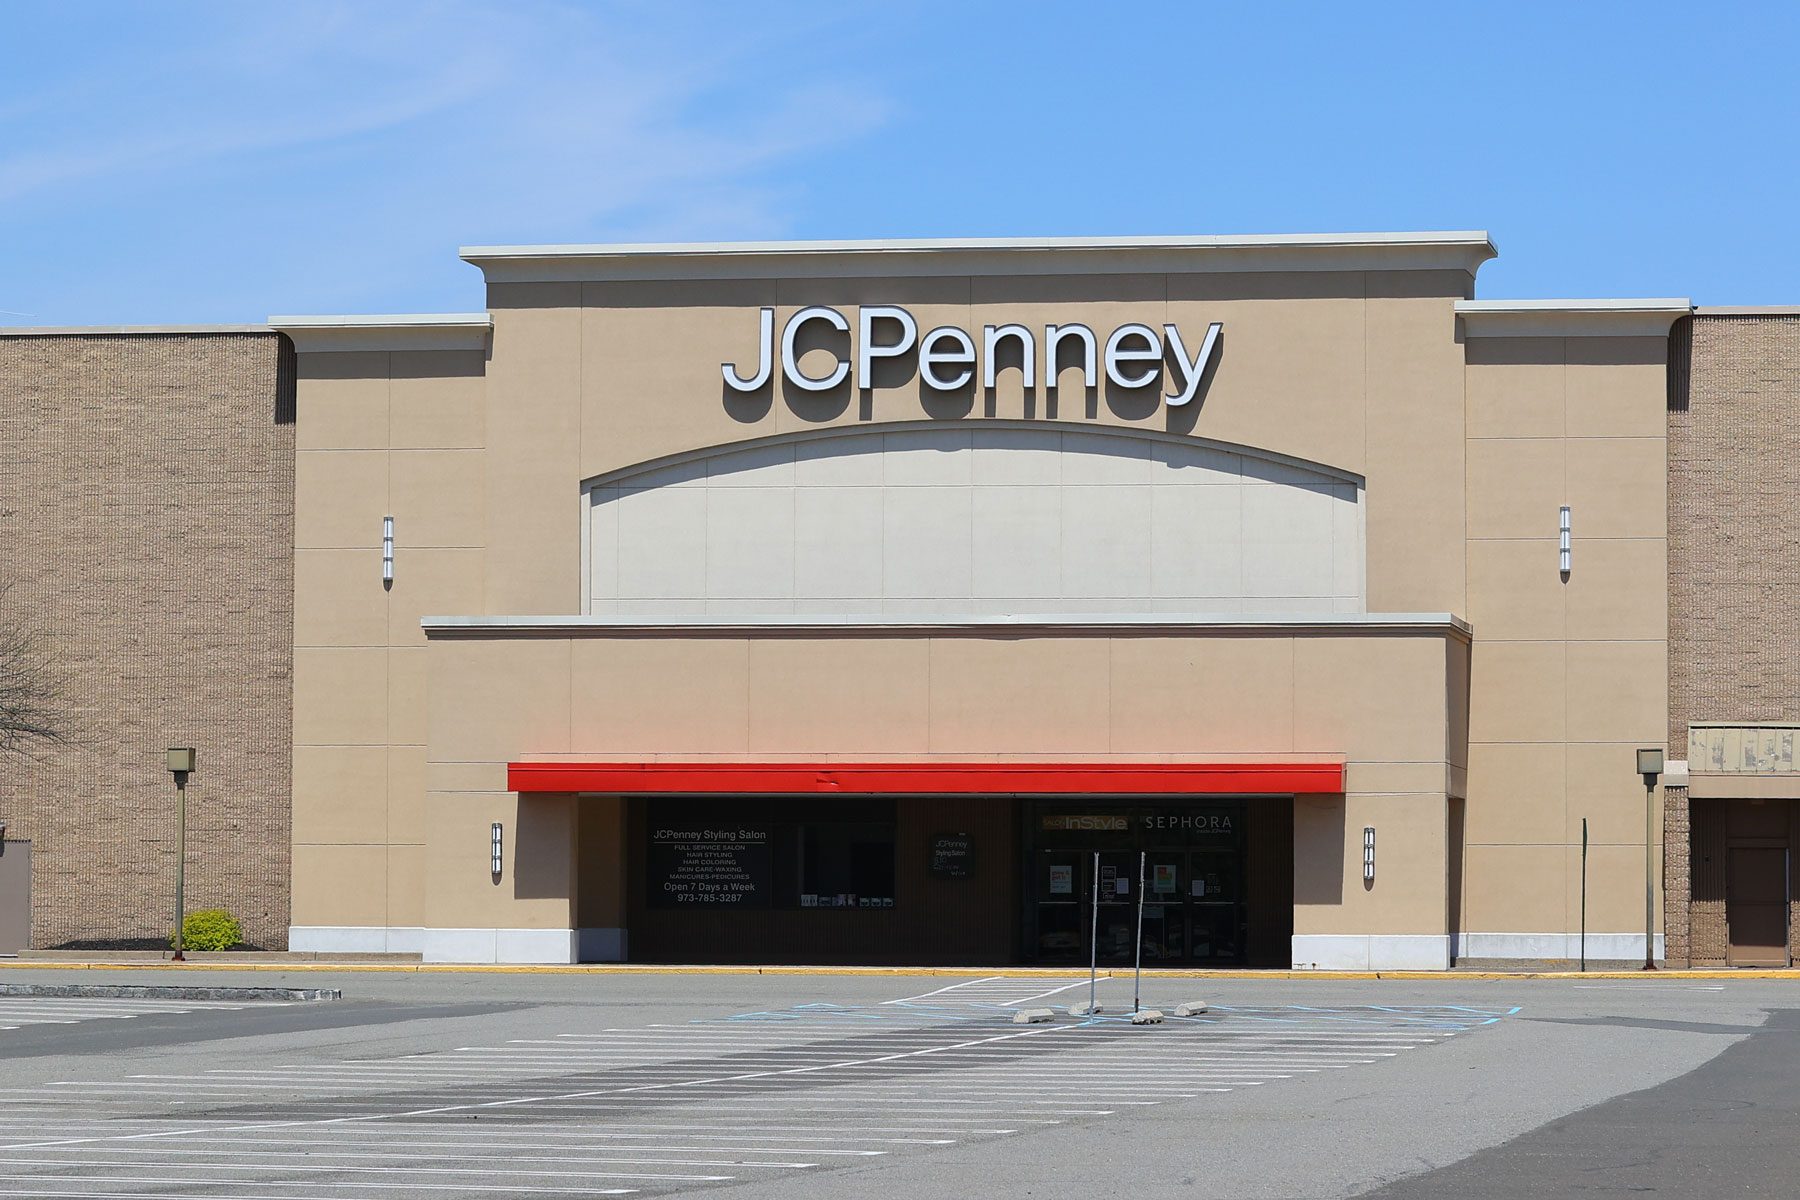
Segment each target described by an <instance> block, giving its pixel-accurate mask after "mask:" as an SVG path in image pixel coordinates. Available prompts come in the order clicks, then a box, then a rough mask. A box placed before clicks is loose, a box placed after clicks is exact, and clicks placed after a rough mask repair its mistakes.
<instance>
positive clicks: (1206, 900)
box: [1023, 798, 1247, 966]
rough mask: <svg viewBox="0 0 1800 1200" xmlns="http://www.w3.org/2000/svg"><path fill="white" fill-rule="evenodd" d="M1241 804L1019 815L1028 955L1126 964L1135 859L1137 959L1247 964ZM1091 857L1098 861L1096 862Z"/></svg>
mask: <svg viewBox="0 0 1800 1200" xmlns="http://www.w3.org/2000/svg"><path fill="white" fill-rule="evenodd" d="M1243 811H1244V810H1243V806H1242V804H1241V803H1233V802H1231V801H1214V802H1211V803H1208V804H1206V805H1198V804H1184V805H1160V806H1158V805H1151V804H1145V803H1143V802H1141V801H1137V802H1133V801H1127V800H1125V799H1124V798H1117V799H1113V800H1111V801H1107V800H1103V799H1094V800H1088V801H1083V802H1078V803H1076V804H1070V803H1067V802H1060V801H1059V802H1051V801H1045V802H1042V803H1040V804H1039V805H1037V806H1035V807H1034V808H1032V809H1028V810H1027V812H1026V820H1027V826H1026V838H1027V847H1028V851H1027V853H1028V856H1029V857H1028V858H1027V860H1026V861H1027V862H1029V863H1030V864H1031V865H1030V868H1029V876H1028V881H1027V885H1026V896H1025V901H1026V905H1027V908H1026V913H1025V919H1024V922H1023V924H1024V926H1025V954H1026V957H1027V958H1029V959H1032V960H1033V961H1037V962H1054V963H1085V962H1087V960H1088V953H1089V941H1090V939H1091V938H1092V934H1091V933H1090V930H1092V929H1093V928H1094V926H1095V924H1096V922H1095V915H1096V912H1095V908H1094V901H1095V885H1096V884H1098V892H1099V895H1098V900H1099V905H1098V921H1097V926H1098V930H1097V932H1098V937H1097V939H1094V940H1095V941H1096V945H1095V950H1096V954H1095V957H1096V958H1097V959H1098V960H1099V961H1100V962H1102V963H1105V964H1106V965H1108V966H1121V965H1129V964H1130V963H1131V961H1132V958H1133V955H1134V953H1135V950H1136V945H1137V941H1136V939H1137V930H1138V899H1139V896H1138V893H1139V891H1140V884H1139V880H1138V873H1139V870H1140V864H1139V854H1140V853H1142V854H1143V855H1144V858H1143V862H1142V868H1141V869H1142V871H1143V883H1142V885H1141V890H1142V892H1143V901H1144V907H1143V956H1144V962H1146V963H1150V964H1158V965H1174V964H1178V963H1194V964H1204V965H1220V966H1226V965H1235V964H1239V963H1242V962H1244V961H1245V957H1246V949H1247V945H1246V935H1247V919H1246V918H1247V914H1246V908H1245V897H1246V891H1245V886H1244V872H1245V850H1246V841H1245V825H1244V821H1243ZM1096 852H1098V855H1099V857H1098V861H1097V862H1096V858H1095V854H1096Z"/></svg>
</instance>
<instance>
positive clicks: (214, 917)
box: [169, 908, 244, 950]
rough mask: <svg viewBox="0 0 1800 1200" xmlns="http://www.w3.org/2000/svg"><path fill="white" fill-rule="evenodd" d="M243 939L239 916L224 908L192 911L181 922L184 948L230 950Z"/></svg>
mask: <svg viewBox="0 0 1800 1200" xmlns="http://www.w3.org/2000/svg"><path fill="white" fill-rule="evenodd" d="M243 940H244V931H243V929H241V928H239V926H238V923H237V918H236V917H234V916H232V915H231V914H230V913H228V912H226V911H225V910H224V909H222V908H203V909H200V910H199V911H198V912H191V913H189V914H188V915H187V920H185V921H183V922H182V923H181V941H182V948H183V949H184V950H229V949H231V948H232V947H233V946H235V945H237V944H238V943H239V942H241V941H243ZM174 944H175V939H174V938H173V937H171V938H170V939H169V945H171V946H173V945H174Z"/></svg>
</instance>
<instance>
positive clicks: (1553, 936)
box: [1456, 933, 1664, 962]
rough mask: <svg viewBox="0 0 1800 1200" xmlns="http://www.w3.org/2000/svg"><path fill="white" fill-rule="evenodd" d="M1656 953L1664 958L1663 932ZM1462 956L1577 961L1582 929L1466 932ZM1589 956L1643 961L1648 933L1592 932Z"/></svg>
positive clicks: (1459, 950) (1460, 947)
mask: <svg viewBox="0 0 1800 1200" xmlns="http://www.w3.org/2000/svg"><path fill="white" fill-rule="evenodd" d="M1655 946H1656V957H1657V958H1662V957H1664V954H1663V935H1662V934H1660V933H1659V934H1657V935H1656V940H1655ZM1456 956H1457V957H1458V958H1517V959H1550V960H1557V961H1561V960H1565V959H1566V960H1568V961H1570V962H1573V961H1575V960H1576V959H1579V958H1580V957H1581V935H1580V934H1579V933H1465V934H1463V935H1461V937H1460V938H1459V945H1458V947H1457V951H1456ZM1587 956H1588V957H1589V958H1597V959H1624V960H1626V961H1631V960H1636V961H1638V962H1642V961H1643V959H1644V935H1643V934H1641V933H1590V934H1588V935H1587Z"/></svg>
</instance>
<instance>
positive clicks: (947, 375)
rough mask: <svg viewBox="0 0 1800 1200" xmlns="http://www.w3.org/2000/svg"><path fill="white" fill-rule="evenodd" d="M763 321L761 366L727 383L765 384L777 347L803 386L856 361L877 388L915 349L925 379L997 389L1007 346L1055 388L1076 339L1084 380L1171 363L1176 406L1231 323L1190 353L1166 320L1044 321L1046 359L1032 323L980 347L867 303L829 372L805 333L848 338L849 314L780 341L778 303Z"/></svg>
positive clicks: (1196, 384) (785, 332)
mask: <svg viewBox="0 0 1800 1200" xmlns="http://www.w3.org/2000/svg"><path fill="white" fill-rule="evenodd" d="M759 321H760V325H759V328H758V333H757V337H758V341H757V345H758V351H757V360H756V364H755V368H754V370H745V369H744V368H743V367H741V366H740V365H738V364H736V363H723V364H721V365H720V370H721V372H722V374H723V375H724V377H725V386H726V387H728V388H730V389H732V390H733V391H737V392H755V391H760V390H761V389H762V388H764V387H766V386H767V385H768V383H769V380H770V379H771V378H773V377H774V374H775V370H776V361H777V354H778V352H779V360H780V369H781V374H782V377H783V378H784V379H786V380H787V382H788V383H789V384H791V385H793V386H794V387H796V388H799V389H801V390H802V391H808V392H828V391H831V390H832V389H833V388H837V387H840V386H842V385H843V383H844V381H845V380H846V379H848V378H849V376H850V372H851V369H852V367H854V369H855V371H856V386H857V387H858V388H869V387H872V386H873V382H872V381H873V379H874V372H875V364H876V363H877V362H879V361H881V360H883V359H898V358H904V357H905V356H907V355H910V354H914V353H916V354H917V357H918V368H919V378H920V379H921V380H922V381H923V382H924V384H925V386H926V387H928V388H932V389H935V390H937V391H944V392H953V391H957V390H959V389H961V388H964V387H967V386H968V385H969V384H970V383H971V382H972V381H973V380H974V379H975V376H976V373H977V372H979V373H980V375H981V384H982V386H983V387H986V388H991V387H993V386H994V381H995V378H996V376H998V374H999V370H1000V366H999V357H1000V353H1001V351H1002V350H1003V349H1004V348H1007V347H1008V344H1009V343H1011V344H1012V346H1013V347H1014V348H1016V350H1017V352H1018V370H1019V371H1020V373H1021V375H1022V377H1023V378H1022V382H1023V383H1024V385H1025V386H1026V387H1027V388H1030V387H1035V386H1036V385H1037V379H1038V367H1039V364H1040V362H1041V363H1042V366H1043V374H1044V380H1045V383H1046V384H1047V385H1048V386H1049V387H1052V388H1054V387H1055V386H1056V377H1057V364H1058V363H1060V362H1062V361H1063V359H1062V358H1061V357H1060V355H1061V354H1062V348H1063V346H1064V344H1065V343H1073V344H1074V345H1075V347H1076V348H1077V349H1078V351H1079V357H1078V359H1077V362H1078V364H1079V365H1080V367H1081V378H1082V382H1083V384H1085V385H1086V386H1087V387H1090V388H1092V387H1095V386H1097V385H1098V383H1099V372H1100V370H1101V369H1102V367H1104V369H1105V371H1106V378H1107V379H1108V380H1109V381H1110V382H1111V383H1112V384H1114V385H1115V386H1117V387H1120V388H1125V389H1129V390H1136V389H1141V388H1147V387H1151V386H1153V385H1154V384H1155V383H1156V382H1157V380H1158V379H1159V378H1160V377H1161V375H1162V366H1163V364H1164V363H1165V362H1166V363H1167V364H1168V367H1169V371H1168V377H1169V390H1168V392H1167V394H1166V395H1165V397H1164V399H1165V400H1166V402H1167V403H1168V405H1169V407H1171V408H1179V407H1181V406H1183V405H1185V404H1188V403H1190V402H1191V401H1192V400H1193V399H1194V397H1195V396H1196V395H1198V394H1199V391H1200V383H1201V380H1203V379H1204V378H1205V377H1206V371H1207V368H1208V367H1209V366H1210V365H1211V364H1212V359H1213V355H1214V354H1215V353H1216V352H1217V350H1218V345H1219V334H1220V332H1221V331H1222V330H1223V328H1224V326H1223V324H1221V323H1220V322H1217V321H1215V322H1213V323H1212V324H1211V325H1209V326H1207V329H1206V334H1205V336H1203V337H1202V338H1201V339H1200V344H1199V345H1198V346H1196V347H1195V348H1194V349H1193V350H1192V351H1191V352H1190V351H1189V350H1188V347H1187V345H1186V343H1184V342H1183V341H1182V338H1181V331H1180V330H1178V329H1177V328H1176V327H1175V326H1173V325H1164V326H1163V327H1162V329H1161V330H1160V331H1159V330H1157V329H1155V328H1153V327H1152V326H1149V325H1140V324H1137V323H1135V322H1128V323H1126V324H1124V325H1120V326H1119V327H1118V328H1116V329H1114V330H1113V331H1112V332H1111V333H1109V334H1108V335H1107V336H1106V340H1105V341H1104V342H1102V341H1101V340H1100V338H1099V337H1098V336H1097V335H1096V334H1095V332H1094V330H1093V329H1091V328H1090V327H1088V326H1086V325H1082V324H1066V325H1046V326H1044V332H1043V342H1042V355H1041V358H1040V355H1039V342H1038V336H1037V332H1036V331H1035V330H1034V329H1031V328H1030V327H1028V326H1025V325H983V326H982V327H981V343H980V350H979V353H978V352H977V348H976V341H975V338H974V336H973V335H971V334H970V333H969V331H968V330H966V329H959V328H958V327H956V326H955V325H939V326H938V327H937V328H935V329H932V330H929V331H927V332H926V333H925V334H924V335H923V336H921V335H920V333H919V323H918V321H916V320H915V319H914V318H913V315H912V314H911V313H909V312H907V311H906V310H905V309H904V308H900V307H898V306H897V305H892V304H865V305H863V306H862V308H861V309H860V310H859V313H858V320H857V329H856V335H855V336H854V337H851V338H849V340H848V345H847V346H846V348H845V349H844V350H842V351H834V352H833V362H832V364H831V366H830V367H829V369H827V370H825V371H823V372H822V373H816V374H808V373H806V372H805V371H803V370H802V369H801V367H800V358H801V354H802V351H801V350H799V349H798V343H799V341H800V339H801V338H802V336H812V334H813V333H820V334H826V335H828V336H829V333H830V331H833V330H835V331H836V332H837V333H838V334H843V335H849V333H850V322H849V320H848V319H847V318H846V317H845V316H844V314H843V313H841V312H839V311H838V310H837V309H835V308H826V307H824V306H822V305H815V306H813V307H811V308H803V309H800V310H799V311H798V312H796V313H794V315H793V316H791V317H789V318H788V319H787V323H786V324H785V325H784V326H783V327H782V329H781V334H780V338H779V346H778V345H777V337H776V331H775V310H774V309H772V308H765V309H762V310H761V312H760V314H759ZM809 331H810V332H809Z"/></svg>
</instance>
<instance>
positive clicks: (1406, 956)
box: [1292, 933, 1450, 971]
mask: <svg viewBox="0 0 1800 1200" xmlns="http://www.w3.org/2000/svg"><path fill="white" fill-rule="evenodd" d="M1292 961H1293V964H1294V969H1295V970H1296V971H1308V970H1318V971H1444V970H1448V969H1449V967H1450V939H1449V937H1448V936H1446V935H1444V934H1437V933H1296V934H1295V935H1294V939H1293V960H1292Z"/></svg>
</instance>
